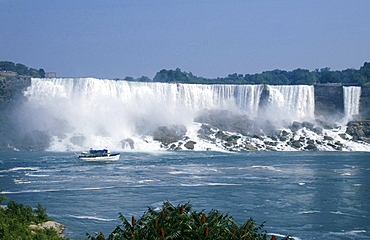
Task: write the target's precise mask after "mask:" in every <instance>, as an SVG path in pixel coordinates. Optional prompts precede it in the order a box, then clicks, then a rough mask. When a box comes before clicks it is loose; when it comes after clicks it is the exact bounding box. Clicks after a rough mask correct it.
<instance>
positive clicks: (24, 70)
mask: <svg viewBox="0 0 370 240" xmlns="http://www.w3.org/2000/svg"><path fill="white" fill-rule="evenodd" d="M15 71H16V72H17V74H19V75H28V67H27V66H25V65H23V64H21V63H17V64H16V65H15Z"/></svg>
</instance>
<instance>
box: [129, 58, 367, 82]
mask: <svg viewBox="0 0 370 240" xmlns="http://www.w3.org/2000/svg"><path fill="white" fill-rule="evenodd" d="M124 80H126V81H140V82H150V81H153V82H176V83H192V84H270V85H312V84H330V83H340V84H345V85H359V86H370V63H368V62H365V63H364V65H363V66H362V67H360V69H353V68H349V69H346V70H342V71H339V70H335V71H332V70H330V68H321V69H316V70H314V71H310V70H307V69H301V68H298V69H295V70H293V71H285V70H279V69H275V70H272V71H264V72H262V73H256V74H244V75H243V74H237V73H233V74H229V75H228V76H227V77H218V78H204V77H198V76H195V75H193V74H192V73H191V72H185V71H181V69H180V68H176V69H175V70H166V69H162V70H161V71H159V72H158V73H157V74H156V75H155V76H154V78H153V79H150V78H148V77H146V76H142V77H140V78H137V79H134V78H132V77H126V78H125V79H124Z"/></svg>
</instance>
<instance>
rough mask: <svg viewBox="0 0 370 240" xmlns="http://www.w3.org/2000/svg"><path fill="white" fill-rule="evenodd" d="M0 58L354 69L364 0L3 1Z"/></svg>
mask: <svg viewBox="0 0 370 240" xmlns="http://www.w3.org/2000/svg"><path fill="white" fill-rule="evenodd" d="M0 61H12V62H15V63H22V64H24V65H26V66H28V67H32V68H36V69H39V68H43V69H44V70H45V71H46V72H56V73H57V76H58V77H97V78H110V79H113V78H121V79H123V78H125V77H126V76H131V77H134V78H137V77H141V76H147V77H149V78H153V77H154V76H155V74H156V73H157V72H159V71H160V70H162V69H176V68H180V69H181V70H182V71H186V72H192V73H193V74H194V75H196V76H199V77H206V78H216V77H225V76H227V75H228V74H232V73H238V74H254V73H261V72H263V71H268V70H274V69H281V70H287V71H291V70H294V69H297V68H302V69H309V70H311V71H313V70H315V69H320V68H324V67H329V68H330V69H331V70H345V69H347V68H354V69H359V68H360V67H361V66H362V65H363V64H364V62H369V61H370V1H369V0H355V1H354V0H309V1H308V0H306V1H304V0H182V1H180V0H32V1H31V0H0Z"/></svg>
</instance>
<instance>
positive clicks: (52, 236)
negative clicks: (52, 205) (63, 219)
mask: <svg viewBox="0 0 370 240" xmlns="http://www.w3.org/2000/svg"><path fill="white" fill-rule="evenodd" d="M0 192H1V190H0ZM5 200H6V197H5V196H4V195H0V203H1V202H2V201H5ZM50 220H52V219H51V218H49V216H48V215H47V212H46V209H45V208H44V207H43V206H42V205H41V204H38V205H37V207H36V209H32V208H31V207H30V206H24V205H23V204H21V203H17V202H15V201H13V200H11V201H9V202H8V205H7V207H6V208H3V207H0V240H9V239H12V240H17V239H19V240H63V239H65V238H62V237H59V236H58V234H57V232H56V231H55V230H54V229H31V228H30V225H31V224H38V223H43V222H46V221H50Z"/></svg>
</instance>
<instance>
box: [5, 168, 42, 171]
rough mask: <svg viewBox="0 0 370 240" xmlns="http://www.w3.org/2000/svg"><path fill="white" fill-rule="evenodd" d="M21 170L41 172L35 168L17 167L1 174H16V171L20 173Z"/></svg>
mask: <svg viewBox="0 0 370 240" xmlns="http://www.w3.org/2000/svg"><path fill="white" fill-rule="evenodd" d="M20 170H29V171H40V169H39V168H34V167H15V168H11V169H8V170H1V171H0V172H15V171H20Z"/></svg>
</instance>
